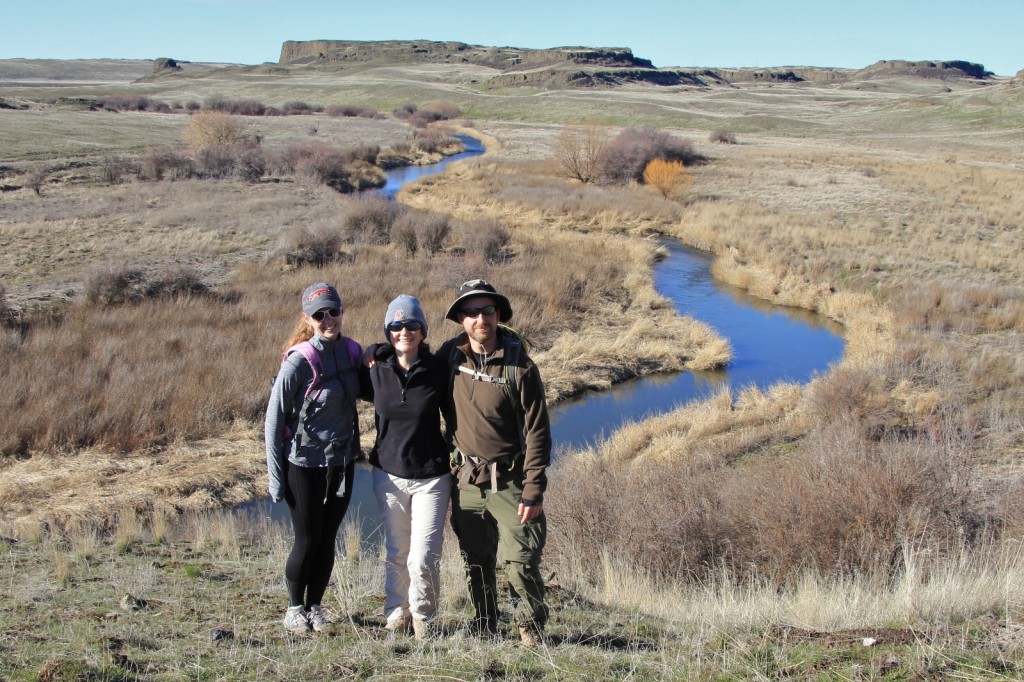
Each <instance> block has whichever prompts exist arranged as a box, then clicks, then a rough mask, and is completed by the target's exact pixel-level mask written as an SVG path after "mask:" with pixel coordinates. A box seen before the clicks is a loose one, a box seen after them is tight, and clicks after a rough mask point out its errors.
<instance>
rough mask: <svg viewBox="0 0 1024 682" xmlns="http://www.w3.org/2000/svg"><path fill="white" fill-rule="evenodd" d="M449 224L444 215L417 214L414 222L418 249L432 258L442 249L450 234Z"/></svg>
mask: <svg viewBox="0 0 1024 682" xmlns="http://www.w3.org/2000/svg"><path fill="white" fill-rule="evenodd" d="M451 229H452V228H451V223H450V222H449V219H448V215H447V214H444V213H426V214H422V213H421V214H419V215H418V216H417V222H416V236H417V238H418V243H419V247H420V249H422V250H423V251H424V252H425V253H426V254H427V255H429V256H432V255H434V254H435V253H438V252H440V251H441V250H443V249H444V244H445V242H446V241H447V240H448V235H449V234H450V233H451Z"/></svg>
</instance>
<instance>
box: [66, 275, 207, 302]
mask: <svg viewBox="0 0 1024 682" xmlns="http://www.w3.org/2000/svg"><path fill="white" fill-rule="evenodd" d="M206 293H209V288H208V287H207V286H206V285H205V284H204V283H203V281H202V278H201V277H200V275H199V272H198V271H197V270H196V269H195V268H193V267H191V266H188V265H172V266H169V267H167V268H165V269H163V270H158V271H155V272H153V273H149V272H147V271H146V270H145V269H144V268H142V267H139V266H135V265H121V266H114V267H109V268H98V269H96V270H93V271H92V272H91V273H90V274H89V277H88V278H87V279H86V282H85V300H86V301H87V302H88V303H90V304H92V305H104V306H111V305H123V304H127V303H138V302H140V301H144V300H146V299H152V298H161V299H168V298H178V297H181V296H191V295H203V294H206Z"/></svg>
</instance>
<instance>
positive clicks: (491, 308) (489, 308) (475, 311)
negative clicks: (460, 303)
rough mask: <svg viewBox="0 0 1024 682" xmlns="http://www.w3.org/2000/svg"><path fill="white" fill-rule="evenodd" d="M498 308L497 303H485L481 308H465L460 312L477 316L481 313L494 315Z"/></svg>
mask: <svg viewBox="0 0 1024 682" xmlns="http://www.w3.org/2000/svg"><path fill="white" fill-rule="evenodd" d="M497 309H498V306H496V305H485V306H482V307H480V308H463V309H462V310H460V311H459V312H460V313H462V314H463V315H465V316H466V317H476V316H477V315H479V314H480V313H483V314H484V315H493V314H494V313H495V311H496V310H497Z"/></svg>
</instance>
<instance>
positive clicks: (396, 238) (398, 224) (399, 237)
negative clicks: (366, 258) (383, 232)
mask: <svg viewBox="0 0 1024 682" xmlns="http://www.w3.org/2000/svg"><path fill="white" fill-rule="evenodd" d="M391 242H392V243H394V244H397V245H398V246H400V247H402V248H403V249H405V252H406V254H408V255H410V256H414V255H416V251H417V249H418V248H419V239H418V237H417V236H416V216H415V215H413V214H412V213H405V214H404V215H402V216H400V217H399V218H398V220H396V221H395V224H394V225H393V226H392V227H391Z"/></svg>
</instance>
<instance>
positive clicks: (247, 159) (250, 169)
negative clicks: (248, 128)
mask: <svg viewBox="0 0 1024 682" xmlns="http://www.w3.org/2000/svg"><path fill="white" fill-rule="evenodd" d="M233 151H234V153H235V174H236V175H238V177H240V178H241V179H243V180H248V181H249V182H256V181H257V180H259V179H260V178H262V177H263V175H264V174H265V173H266V172H267V160H266V157H265V156H264V155H263V150H262V149H261V148H260V146H259V145H257V144H250V143H245V142H243V143H241V144H237V145H235V146H234V148H233Z"/></svg>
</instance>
